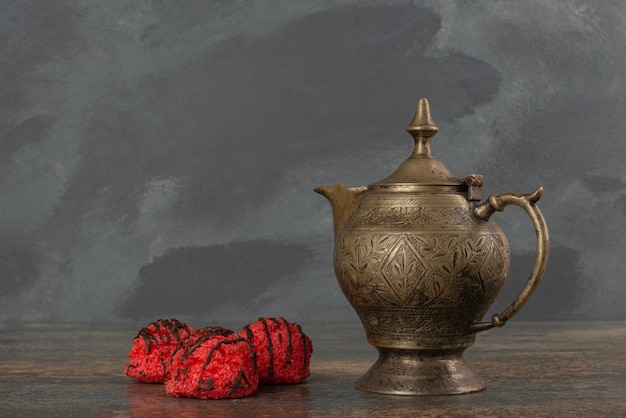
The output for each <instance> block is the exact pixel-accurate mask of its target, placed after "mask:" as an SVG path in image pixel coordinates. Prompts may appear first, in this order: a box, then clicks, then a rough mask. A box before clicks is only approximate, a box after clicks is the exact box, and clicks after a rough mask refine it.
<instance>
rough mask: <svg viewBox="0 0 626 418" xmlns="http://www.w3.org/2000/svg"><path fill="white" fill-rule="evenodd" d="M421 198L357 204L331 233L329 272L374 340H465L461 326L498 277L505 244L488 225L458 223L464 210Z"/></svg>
mask: <svg viewBox="0 0 626 418" xmlns="http://www.w3.org/2000/svg"><path fill="white" fill-rule="evenodd" d="M423 203H424V202H421V203H420V202H416V204H415V205H414V206H413V207H410V208H402V207H401V208H397V207H393V208H382V209H381V208H380V207H379V208H378V209H376V210H374V209H373V208H368V207H367V206H366V207H364V208H361V210H360V211H358V213H356V214H355V217H353V219H352V220H351V221H350V224H349V225H347V226H346V228H345V229H344V231H343V232H342V233H341V234H339V236H338V237H337V241H336V246H335V269H336V273H337V278H338V281H339V284H340V286H341V288H342V290H343V291H344V294H345V295H346V296H347V297H348V299H349V300H350V302H351V303H352V305H353V306H354V307H355V309H356V310H357V313H358V314H359V316H360V317H361V320H362V322H363V324H364V326H365V328H366V330H367V332H368V335H369V337H370V338H373V339H374V340H375V341H377V342H378V343H381V344H385V345H391V346H393V344H395V343H396V342H397V343H398V344H402V345H406V344H407V341H412V342H413V343H414V344H418V345H423V346H428V345H429V344H432V345H433V346H437V345H438V344H444V345H445V344H449V345H450V346H463V345H469V344H471V342H472V341H473V336H471V335H470V336H468V335H467V327H468V326H469V324H470V323H471V321H473V320H478V319H480V318H481V317H482V316H483V315H484V313H485V311H486V310H487V309H488V307H489V306H490V305H491V304H492V302H493V301H494V300H495V298H496V296H497V295H498V293H499V292H500V288H501V287H502V285H503V283H504V278H505V277H506V273H507V271H508V268H509V259H510V254H509V250H508V244H507V243H506V238H504V235H503V234H502V232H501V231H500V230H499V228H497V227H496V226H495V225H494V224H488V225H486V224H480V225H479V224H477V223H475V222H473V221H470V222H467V223H466V220H467V219H468V217H469V215H468V214H469V210H468V209H467V208H463V207H461V208H443V207H441V205H439V206H437V207H428V205H424V204H423ZM398 215H400V216H399V218H398ZM392 219H395V223H393V222H392V221H391V220H392ZM398 219H399V220H398ZM360 222H361V223H360ZM381 222H392V223H391V224H390V225H388V226H392V227H393V226H395V227H396V229H394V228H386V229H382V228H381V226H384V225H381ZM425 224H426V225H425ZM398 226H399V229H398Z"/></svg>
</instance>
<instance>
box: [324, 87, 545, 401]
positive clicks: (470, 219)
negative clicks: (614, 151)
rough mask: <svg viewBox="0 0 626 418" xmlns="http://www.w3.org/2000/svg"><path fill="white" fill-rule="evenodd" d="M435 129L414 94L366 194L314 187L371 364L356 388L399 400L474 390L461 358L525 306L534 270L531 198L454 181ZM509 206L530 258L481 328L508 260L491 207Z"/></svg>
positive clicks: (540, 249) (540, 235)
mask: <svg viewBox="0 0 626 418" xmlns="http://www.w3.org/2000/svg"><path fill="white" fill-rule="evenodd" d="M438 130H439V129H438V128H437V126H436V125H435V123H434V122H433V120H432V117H431V115H430V108H429V105H428V101H427V100H426V99H420V101H419V103H418V106H417V111H416V113H415V117H414V119H413V121H412V122H411V124H410V125H409V127H408V128H407V131H408V132H409V133H410V134H411V135H412V136H413V139H414V140H415V148H414V150H413V153H412V155H411V156H410V158H409V159H407V160H406V161H404V162H403V163H402V164H401V165H400V166H399V167H398V169H397V170H396V171H395V172H394V173H392V174H391V175H390V176H389V177H387V178H386V179H384V180H381V181H379V182H377V183H374V184H372V185H370V186H368V187H363V186H362V187H357V188H346V187H344V186H343V185H341V184H338V185H334V186H325V187H318V188H316V189H315V191H317V192H318V193H321V194H322V195H324V196H326V197H327V198H328V199H329V200H330V203H331V205H332V208H333V220H334V230H335V250H334V267H335V272H336V275H337V280H338V282H339V286H340V287H341V290H342V291H343V293H344V294H345V296H346V297H347V299H348V300H349V301H350V303H351V304H352V306H353V307H354V309H355V310H356V312H357V314H358V315H359V317H360V319H361V322H362V323H363V326H364V328H365V331H366V334H367V337H368V341H369V342H370V344H372V345H373V346H374V347H376V348H377V349H378V350H379V354H380V357H379V359H378V361H377V362H376V363H375V364H374V365H373V366H372V368H371V369H370V370H369V371H368V372H367V373H366V374H365V375H364V376H363V377H362V378H361V379H359V381H358V382H357V387H358V388H360V389H363V390H366V391H371V392H377V393H387V394H403V395H440V394H458V393H468V392H475V391H479V390H482V389H484V388H485V386H484V384H483V383H482V382H481V380H480V378H478V377H477V376H476V375H475V374H474V373H473V372H472V371H471V370H470V369H469V368H468V367H467V366H465V364H464V362H463V351H464V350H465V349H466V348H467V347H469V346H471V345H472V344H473V343H474V338H475V335H476V333H477V332H479V331H484V330H486V329H489V328H492V327H494V326H502V325H504V324H505V323H506V321H507V320H508V319H510V318H511V317H512V316H513V315H515V313H517V312H518V311H519V310H520V309H521V308H522V307H523V306H524V304H525V303H526V302H527V300H528V298H529V297H530V296H531V295H532V293H533V291H534V290H535V288H536V287H537V284H538V283H539V281H540V280H541V277H542V275H543V272H544V270H545V267H546V263H547V257H548V248H549V237H548V230H547V227H546V223H545V220H544V218H543V215H542V214H541V211H540V210H539V208H538V207H537V205H536V202H537V201H538V200H539V198H540V197H541V195H542V193H543V189H542V188H539V189H537V191H535V192H534V193H530V194H511V193H507V194H500V195H492V196H490V197H489V198H488V199H487V200H486V201H485V202H483V203H479V200H480V196H481V187H482V184H483V179H482V176H480V175H477V174H472V175H469V176H466V177H464V178H462V179H460V178H457V177H456V176H454V175H453V174H452V173H450V172H449V171H448V170H447V169H446V168H445V167H444V165H443V164H442V163H441V162H440V161H439V160H438V159H436V158H435V157H434V156H433V154H432V151H431V145H430V142H431V139H432V137H433V135H435V134H436V133H437V131H438ZM509 205H515V206H519V207H521V208H522V209H523V210H525V211H526V213H527V214H528V216H529V217H530V218H531V220H532V222H533V226H534V228H535V231H536V235H537V256H536V259H535V263H534V266H533V269H532V272H531V275H530V277H529V278H528V280H527V282H526V285H525V286H524V288H523V289H522V291H521V292H520V294H519V296H518V297H517V298H516V299H515V300H514V301H513V302H512V303H511V304H510V305H509V306H508V307H507V308H506V309H505V310H504V311H503V312H501V313H497V314H494V315H493V316H492V318H491V321H489V322H481V321H482V318H483V317H484V315H485V314H486V312H487V310H488V309H489V307H490V306H491V305H492V303H493V302H494V300H495V299H496V297H497V296H498V294H499V292H500V290H501V288H502V286H503V284H504V281H505V279H506V275H507V272H508V270H509V265H510V250H509V246H508V243H507V240H506V237H505V236H504V233H503V232H502V230H501V229H500V228H499V227H498V226H497V225H496V224H495V222H493V221H492V220H491V216H492V214H493V213H494V212H495V211H502V210H504V208H505V207H507V206H509Z"/></svg>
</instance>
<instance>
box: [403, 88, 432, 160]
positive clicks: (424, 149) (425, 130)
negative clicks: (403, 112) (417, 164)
mask: <svg viewBox="0 0 626 418" xmlns="http://www.w3.org/2000/svg"><path fill="white" fill-rule="evenodd" d="M406 131H407V132H408V133H410V134H411V135H412V136H413V139H414V140H415V150H414V152H413V155H414V156H425V157H430V156H431V155H432V154H431V151H430V139H431V138H432V137H433V135H435V134H436V133H437V132H439V128H438V127H437V125H435V122H434V121H433V118H432V116H430V105H429V104H428V100H427V99H425V98H421V99H419V101H418V102H417V109H416V110H415V116H414V117H413V120H412V121H411V123H410V124H409V126H408V127H407V128H406Z"/></svg>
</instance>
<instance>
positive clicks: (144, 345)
mask: <svg viewBox="0 0 626 418" xmlns="http://www.w3.org/2000/svg"><path fill="white" fill-rule="evenodd" d="M193 332H194V330H193V328H191V326H189V325H187V324H185V323H183V322H180V321H178V320H176V319H159V320H158V321H155V322H152V323H151V324H149V325H148V326H146V327H144V328H142V329H141V331H139V333H138V334H137V337H135V339H134V340H133V345H132V347H131V349H130V353H128V359H129V360H130V361H129V362H130V364H128V365H126V367H125V368H124V372H125V373H126V375H127V376H128V377H132V378H135V379H137V380H140V381H142V382H147V383H163V382H165V380H166V379H167V378H168V376H169V375H170V373H171V370H170V362H169V358H170V357H171V355H172V352H173V351H174V350H175V349H176V347H177V346H178V344H179V343H180V342H181V341H182V340H183V339H185V338H187V337H188V336H189V335H190V334H192V333H193Z"/></svg>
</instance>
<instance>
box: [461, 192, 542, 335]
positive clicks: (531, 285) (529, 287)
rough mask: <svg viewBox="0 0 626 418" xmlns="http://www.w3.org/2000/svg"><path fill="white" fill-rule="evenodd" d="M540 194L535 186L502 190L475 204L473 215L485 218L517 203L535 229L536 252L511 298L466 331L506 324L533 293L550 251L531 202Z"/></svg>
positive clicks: (536, 209)
mask: <svg viewBox="0 0 626 418" xmlns="http://www.w3.org/2000/svg"><path fill="white" fill-rule="evenodd" d="M542 194H543V187H540V188H538V189H537V190H535V191H534V192H533V193H529V194H516V193H506V194H498V195H491V196H489V199H487V201H485V202H483V203H481V204H480V205H478V206H477V207H476V209H475V212H474V213H475V214H476V216H478V217H479V218H481V219H483V220H485V221H486V220H488V219H489V218H490V217H491V215H492V214H493V213H494V212H495V211H503V210H504V208H506V207H507V206H508V205H515V206H519V207H520V208H522V209H524V210H525V211H526V213H527V214H528V216H529V217H530V219H531V221H532V223H533V226H534V227H535V232H536V234H537V255H536V257H535V264H534V265H533V269H532V271H531V273H530V276H529V277H528V280H527V281H526V285H524V288H523V289H522V291H521V292H520V294H519V295H518V296H517V297H516V298H515V300H514V301H513V302H512V303H511V304H510V305H509V306H508V307H507V308H506V309H505V310H503V311H502V312H500V313H497V314H494V315H493V316H492V317H491V322H475V323H473V324H472V325H471V326H470V332H480V331H485V330H488V329H490V328H493V327H501V326H503V325H504V324H506V321H508V320H509V319H511V317H512V316H513V315H515V314H516V313H517V312H519V311H520V309H522V308H523V307H524V305H525V304H526V302H528V299H529V298H530V296H531V295H532V294H533V292H534V291H535V289H536V288H537V285H538V284H539V281H540V280H541V277H542V276H543V272H544V271H545V269H546V264H547V263H548V253H549V251H550V236H549V234H548V227H547V226H546V221H545V219H544V218H543V215H542V214H541V211H540V210H539V207H538V206H537V205H535V203H536V202H537V201H538V200H539V198H540V197H541V195H542Z"/></svg>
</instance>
